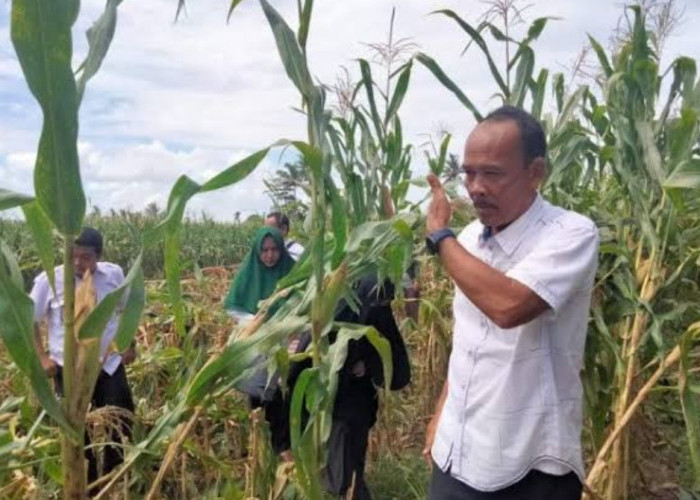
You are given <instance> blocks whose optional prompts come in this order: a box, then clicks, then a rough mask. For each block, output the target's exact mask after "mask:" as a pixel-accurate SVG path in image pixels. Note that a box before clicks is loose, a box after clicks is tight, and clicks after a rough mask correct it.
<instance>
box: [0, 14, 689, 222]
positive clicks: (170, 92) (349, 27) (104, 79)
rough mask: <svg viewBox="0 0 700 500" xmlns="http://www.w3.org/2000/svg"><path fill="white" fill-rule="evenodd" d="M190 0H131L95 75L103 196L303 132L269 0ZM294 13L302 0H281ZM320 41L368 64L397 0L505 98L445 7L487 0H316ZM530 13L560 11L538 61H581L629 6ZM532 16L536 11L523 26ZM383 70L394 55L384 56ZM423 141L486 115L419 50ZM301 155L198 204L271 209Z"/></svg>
mask: <svg viewBox="0 0 700 500" xmlns="http://www.w3.org/2000/svg"><path fill="white" fill-rule="evenodd" d="M176 3H177V2H176V0H124V1H123V3H122V4H121V6H120V8H119V20H118V23H117V31H116V34H115V37H114V41H113V43H112V46H111V48H110V51H109V53H108V55H107V58H106V59H105V61H104V63H103V65H102V68H101V69H100V72H99V73H98V74H97V76H95V77H94V78H93V79H92V80H91V81H90V82H89V83H88V88H87V91H86V94H85V98H84V100H83V104H82V107H81V111H80V137H79V152H80V161H81V172H82V178H83V185H84V189H85V191H86V197H87V199H88V203H89V205H90V206H98V207H99V208H100V209H101V210H102V211H105V210H109V209H122V208H128V209H132V210H141V209H143V208H144V207H145V206H146V205H147V204H149V203H151V202H155V203H157V204H158V205H159V206H161V207H162V206H164V205H165V203H166V201H167V197H168V193H169V191H170V188H171V187H172V185H173V183H174V182H175V180H176V179H177V178H178V176H180V175H182V174H187V175H189V176H191V177H192V178H194V179H195V180H197V181H203V180H206V179H208V178H210V177H211V176H213V175H214V174H215V173H217V172H218V171H220V170H222V169H224V168H226V167H227V166H229V165H230V164H232V163H233V162H235V161H237V160H239V159H241V158H243V157H245V156H246V155H248V154H250V153H252V152H254V151H256V150H258V149H261V148H263V147H265V146H267V145H269V144H271V143H272V142H274V141H276V140H277V139H280V138H288V139H305V130H306V129H305V118H304V117H303V116H302V115H301V114H300V113H299V112H298V111H296V110H295V108H296V107H298V106H299V103H300V99H299V96H298V94H297V93H296V90H295V88H294V86H293V85H292V84H291V82H290V81H289V80H288V79H287V76H286V74H285V73H284V70H283V67H282V64H281V62H280V60H279V58H278V54H277V50H276V48H275V44H274V39H273V36H272V34H271V32H270V29H269V27H268V24H267V22H266V20H265V17H264V15H263V13H262V10H261V8H260V5H259V3H258V2H257V1H255V0H245V1H243V2H242V3H241V4H240V6H239V7H238V8H237V10H236V11H235V12H234V15H233V16H232V18H231V20H230V22H228V23H227V22H226V14H227V9H228V3H229V2H228V0H218V1H214V0H190V1H188V2H187V12H186V15H184V16H181V18H180V19H179V20H178V21H177V22H174V14H175V8H176ZM271 3H272V4H273V5H274V6H275V8H277V9H278V10H279V11H280V12H281V13H282V14H283V16H284V17H285V18H286V19H287V20H288V22H290V24H292V25H295V24H296V2H295V1H293V0H271ZM678 3H679V5H680V6H681V7H682V8H684V15H683V20H682V23H681V25H680V26H679V27H678V29H677V32H676V34H675V35H674V36H673V37H672V38H670V39H669V40H668V42H667V44H666V46H665V48H664V53H663V58H662V63H663V64H664V65H668V64H669V63H670V62H671V61H672V59H673V58H674V57H676V56H678V55H688V56H691V57H693V58H695V59H700V31H698V30H693V29H692V26H694V25H697V24H698V23H700V1H697V0H678ZM314 4H315V5H314V13H313V18H312V23H311V30H310V36H309V42H308V57H309V63H310V67H311V72H312V75H313V76H314V77H315V78H316V79H317V80H318V81H321V82H324V83H327V84H333V83H334V82H335V81H336V79H337V78H338V77H339V76H340V75H341V74H342V71H343V70H342V68H343V67H346V68H347V69H348V70H349V71H350V73H351V74H352V75H353V76H355V77H357V74H358V71H357V68H358V65H357V62H356V60H357V59H358V58H368V59H369V58H371V57H372V53H371V51H370V49H369V48H368V46H367V44H368V43H375V42H382V41H385V40H386V37H387V32H388V26H389V19H390V15H391V10H392V7H396V20H395V27H394V32H395V37H397V38H408V39H410V41H411V42H412V43H414V44H416V46H417V47H419V50H421V51H422V52H425V53H427V54H429V55H431V56H432V57H433V58H435V59H436V60H437V61H438V62H439V63H440V64H441V66H442V67H443V69H444V70H445V72H446V73H447V74H448V75H450V76H451V77H452V78H453V80H455V81H456V82H457V83H458V84H459V86H460V87H461V88H462V89H463V90H465V92H466V93H467V95H468V96H469V97H470V98H471V99H472V100H473V101H475V102H476V103H477V105H478V106H479V107H480V109H483V110H488V109H489V108H494V107H496V106H497V105H498V102H497V100H496V99H495V98H493V97H492V96H493V94H494V93H495V87H494V84H493V82H492V79H491V77H490V75H489V72H488V69H487V67H486V64H485V62H484V59H483V57H482V56H481V54H480V53H479V52H478V51H477V50H476V47H471V48H470V49H469V51H467V53H466V54H465V55H462V50H463V49H464V46H465V43H466V41H467V38H466V35H465V33H464V32H463V31H461V29H460V28H459V27H458V26H457V25H456V24H455V23H454V22H453V21H451V20H449V19H447V18H446V17H444V16H440V15H431V14H430V13H431V12H432V11H435V10H437V9H443V8H449V9H453V10H455V11H456V12H457V13H458V14H459V15H460V16H462V17H464V18H465V19H466V20H468V21H470V22H472V23H474V24H477V23H478V20H479V18H480V15H481V14H482V13H484V12H485V11H486V9H487V8H488V6H487V5H485V3H484V2H482V1H480V0H400V1H399V0H393V1H390V0H317V1H316V2H314ZM521 5H522V6H524V5H530V7H528V8H527V9H526V10H525V11H524V13H523V16H524V18H525V20H526V21H532V20H533V19H535V18H537V17H541V16H554V17H556V18H557V19H556V20H553V21H551V22H550V23H549V24H548V25H547V27H546V29H545V31H544V33H543V34H542V36H541V37H540V39H539V40H538V41H537V42H536V44H535V46H534V47H535V49H536V56H537V61H536V64H537V67H548V68H550V70H552V71H562V72H564V73H565V75H566V76H567V79H568V78H569V76H570V75H571V72H570V67H571V66H572V64H573V62H574V60H575V59H576V57H577V55H578V54H579V53H580V51H581V49H582V48H583V47H584V45H585V44H586V42H587V36H588V34H591V35H592V36H594V37H595V38H597V39H598V40H599V41H601V42H603V44H604V45H607V44H608V40H609V39H610V34H611V31H612V30H613V28H614V27H615V26H616V25H617V23H618V19H619V17H620V15H621V13H622V12H623V7H622V3H619V2H617V1H615V0H588V1H585V2H581V1H580V0H531V1H530V2H521ZM10 7H11V2H10V0H0V187H2V188H6V189H11V190H14V191H19V192H23V193H27V194H30V193H32V192H33V181H32V170H33V165H34V161H35V153H34V151H35V150H36V146H37V143H38V139H39V133H40V131H41V112H40V109H39V107H38V105H37V103H36V101H35V100H34V99H33V97H32V95H31V94H30V92H29V90H28V88H27V86H26V84H25V83H24V80H23V77H22V73H21V69H20V67H19V64H18V62H17V58H16V55H15V53H14V49H13V47H12V44H11V41H10V27H9V14H10ZM103 8H104V1H98V0H83V1H82V10H81V13H80V17H79V19H78V21H77V22H76V24H75V26H74V30H73V37H74V66H75V67H77V66H78V64H79V63H80V61H81V60H82V59H83V57H84V55H85V52H86V50H87V44H86V42H85V36H84V33H85V31H86V30H87V28H88V27H89V26H90V25H91V24H92V22H93V21H94V20H95V19H96V18H97V17H98V16H99V14H100V13H101V10H102V9H103ZM521 29H522V27H521ZM375 71H380V69H379V68H376V69H375ZM400 115H401V118H402V122H403V126H404V134H405V136H406V138H407V140H408V141H409V142H411V143H413V144H414V145H415V148H414V158H415V161H414V167H413V168H414V171H416V172H418V173H421V172H424V171H425V169H426V167H425V165H424V163H423V160H422V157H423V155H422V153H421V151H422V149H424V148H425V147H427V146H425V144H426V142H427V140H428V138H429V137H430V136H431V135H432V136H433V137H435V136H436V135H437V134H438V133H439V131H440V130H447V131H449V132H450V133H451V134H452V135H453V137H454V139H453V141H452V146H451V151H452V152H453V153H455V154H458V155H459V154H460V152H461V147H462V144H463V142H464V140H465V138H466V136H467V134H468V132H469V130H470V129H471V128H472V127H473V125H474V122H473V119H472V118H471V115H470V113H469V112H468V111H466V109H464V108H463V107H462V106H461V104H459V102H458V101H457V100H456V99H455V98H454V97H453V96H452V95H451V94H450V93H449V92H448V91H447V90H445V89H444V88H443V87H442V86H441V85H440V84H439V83H438V82H437V81H436V80H435V78H434V77H433V76H432V75H431V74H430V73H429V72H428V71H427V70H426V69H424V68H423V67H421V66H415V67H414V69H413V72H412V76H411V83H410V86H409V90H408V94H407V96H406V99H405V101H404V104H403V106H402V108H401V112H400ZM285 158H287V157H284V156H281V153H280V152H274V153H272V154H270V155H269V156H268V157H267V158H266V160H265V161H264V162H263V163H262V164H261V166H260V167H259V168H258V169H257V170H256V171H255V172H254V173H253V174H252V175H251V176H250V177H248V178H246V179H245V180H244V181H242V182H241V183H239V184H237V185H235V186H232V187H229V188H226V189H223V190H221V191H219V192H215V193H209V194H206V195H200V196H197V197H195V198H194V199H193V200H192V201H191V202H190V204H189V213H190V214H191V215H196V214H200V213H201V212H203V211H204V212H206V213H207V214H209V215H210V216H212V217H214V218H216V219H219V220H230V219H232V218H233V217H234V214H235V213H236V212H240V213H241V214H242V215H243V216H244V217H245V216H247V215H250V214H254V213H261V212H264V211H266V210H267V209H268V208H269V207H270V205H271V201H270V199H269V197H268V196H267V195H266V194H265V193H264V191H265V188H264V185H263V179H264V178H268V177H269V176H271V175H272V174H273V173H274V171H275V170H276V169H277V168H279V167H280V166H281V162H283V161H284V159H285Z"/></svg>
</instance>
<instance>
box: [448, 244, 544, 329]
mask: <svg viewBox="0 0 700 500" xmlns="http://www.w3.org/2000/svg"><path fill="white" fill-rule="evenodd" d="M440 260H441V261H442V265H443V267H444V268H445V270H446V271H447V273H448V274H449V275H450V277H451V278H452V279H453V280H454V282H455V284H456V285H457V287H458V288H459V289H460V290H461V291H462V293H464V295H466V296H467V297H468V298H469V300H470V301H471V302H472V303H473V304H474V305H475V306H476V307H477V308H478V309H479V310H480V311H481V312H483V313H484V314H485V315H486V316H488V318H489V319H490V320H491V321H493V322H494V323H495V324H496V325H498V326H499V327H501V328H513V327H515V326H518V325H521V324H524V323H527V322H529V321H531V320H533V319H534V318H536V317H537V316H539V315H540V314H541V313H542V312H544V310H545V309H546V308H547V304H546V303H545V302H544V301H543V300H542V299H540V298H539V297H538V296H537V295H536V294H535V293H534V292H532V291H531V290H530V289H529V288H527V287H526V286H525V285H523V284H521V283H519V282H518V281H516V280H514V279H512V278H509V277H508V276H506V275H505V274H503V273H502V272H500V271H498V270H497V269H494V268H492V267H491V266H489V265H488V264H486V263H484V262H483V261H482V260H480V259H478V258H477V257H475V256H474V255H472V254H471V253H469V252H468V251H467V250H465V249H464V247H462V245H460V244H459V242H458V241H457V240H456V239H455V238H449V239H446V240H444V241H442V242H441V244H440Z"/></svg>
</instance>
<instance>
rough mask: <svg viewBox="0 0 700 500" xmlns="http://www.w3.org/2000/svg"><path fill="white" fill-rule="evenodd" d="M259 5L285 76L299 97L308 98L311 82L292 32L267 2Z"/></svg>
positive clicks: (265, 0)
mask: <svg viewBox="0 0 700 500" xmlns="http://www.w3.org/2000/svg"><path fill="white" fill-rule="evenodd" d="M260 5H262V8H263V11H264V12H265V17H267V21H268V23H269V24H270V28H272V32H273V34H274V36H275V43H276V44H277V50H278V51H279V54H280V58H281V59H282V64H283V65H284V69H285V71H286V72H287V76H289V78H290V80H292V83H294V85H295V86H296V88H297V89H298V90H299V92H301V95H303V96H304V97H306V98H310V97H311V91H312V88H313V82H312V80H311V75H310V74H309V70H308V68H307V67H306V61H305V58H304V55H303V54H302V49H301V47H300V46H299V43H298V42H297V39H296V37H295V36H294V32H293V31H292V29H291V28H290V27H289V25H288V24H287V23H286V22H285V20H284V19H283V18H282V16H280V14H279V13H278V12H277V11H276V10H275V9H274V7H272V5H270V3H269V2H267V0H260Z"/></svg>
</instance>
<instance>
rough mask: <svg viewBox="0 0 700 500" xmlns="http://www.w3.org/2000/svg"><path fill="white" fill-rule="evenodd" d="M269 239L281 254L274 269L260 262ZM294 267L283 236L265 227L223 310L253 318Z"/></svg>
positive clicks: (242, 266)
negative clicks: (240, 311)
mask: <svg viewBox="0 0 700 500" xmlns="http://www.w3.org/2000/svg"><path fill="white" fill-rule="evenodd" d="M268 236H270V237H271V238H272V239H273V240H274V242H275V245H276V246H277V248H279V250H280V260H278V261H277V264H275V265H274V266H273V267H267V266H266V265H265V264H263V262H262V260H260V254H261V252H262V245H263V240H265V238H266V237H268ZM293 266H294V259H292V258H291V257H290V255H289V253H288V252H287V249H286V248H285V246H284V239H283V238H282V233H280V232H279V230H277V228H274V227H272V226H265V227H261V228H260V229H258V230H257V231H256V233H255V240H254V241H253V245H252V246H251V248H250V251H249V252H248V255H246V256H245V259H243V264H241V268H240V269H239V270H238V272H237V273H236V276H235V277H234V279H233V282H232V283H231V287H230V288H229V290H228V293H227V294H226V299H225V300H224V309H243V310H244V311H247V312H249V313H251V314H255V313H256V312H258V302H260V301H261V300H264V299H266V298H268V297H269V296H270V295H271V294H272V292H273V291H274V290H275V286H277V282H278V281H279V280H280V279H282V278H283V277H284V276H286V274H287V273H288V272H289V271H290V270H291V269H292V267H293Z"/></svg>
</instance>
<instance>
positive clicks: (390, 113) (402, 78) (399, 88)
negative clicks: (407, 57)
mask: <svg viewBox="0 0 700 500" xmlns="http://www.w3.org/2000/svg"><path fill="white" fill-rule="evenodd" d="M411 67H412V64H411V62H408V63H407V64H406V65H405V67H404V69H403V71H401V73H399V79H398V81H397V82H396V87H394V94H393V95H392V96H391V101H390V102H389V106H388V107H387V109H386V116H384V125H385V126H386V125H388V124H389V122H390V121H391V120H392V119H394V117H395V116H396V113H397V112H398V110H399V107H400V106H401V103H402V102H403V99H404V97H405V96H406V91H407V90H408V82H409V81H410V79H411Z"/></svg>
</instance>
